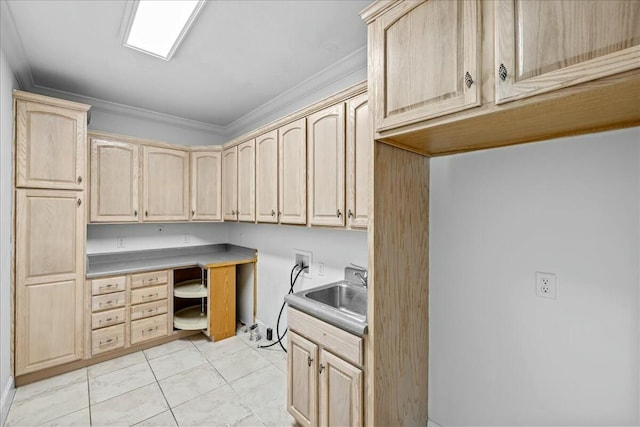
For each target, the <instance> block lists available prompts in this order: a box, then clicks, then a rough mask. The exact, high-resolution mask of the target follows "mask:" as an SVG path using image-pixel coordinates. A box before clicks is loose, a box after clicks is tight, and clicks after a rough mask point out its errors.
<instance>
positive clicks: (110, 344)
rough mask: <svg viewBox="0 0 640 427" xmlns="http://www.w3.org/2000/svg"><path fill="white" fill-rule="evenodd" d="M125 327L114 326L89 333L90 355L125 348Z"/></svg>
mask: <svg viewBox="0 0 640 427" xmlns="http://www.w3.org/2000/svg"><path fill="white" fill-rule="evenodd" d="M124 331H125V325H124V324H122V325H115V326H110V327H108V328H102V329H98V330H95V331H93V332H91V355H93V356H95V355H97V354H100V353H104V352H107V351H111V350H115V349H117V348H123V347H124V346H125V333H124Z"/></svg>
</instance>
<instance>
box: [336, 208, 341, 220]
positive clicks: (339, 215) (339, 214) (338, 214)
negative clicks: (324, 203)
mask: <svg viewBox="0 0 640 427" xmlns="http://www.w3.org/2000/svg"><path fill="white" fill-rule="evenodd" d="M336 215H337V216H338V218H340V217H341V216H342V212H340V209H338V212H337V213H336Z"/></svg>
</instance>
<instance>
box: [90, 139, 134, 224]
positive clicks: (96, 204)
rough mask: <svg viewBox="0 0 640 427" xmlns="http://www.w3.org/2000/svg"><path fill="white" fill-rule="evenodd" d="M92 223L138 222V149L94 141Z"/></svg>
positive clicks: (92, 145)
mask: <svg viewBox="0 0 640 427" xmlns="http://www.w3.org/2000/svg"><path fill="white" fill-rule="evenodd" d="M90 145H91V186H90V188H91V211H90V212H91V213H90V217H89V220H90V221H91V222H121V221H127V222H137V221H138V220H139V219H140V216H139V214H138V187H139V183H140V181H139V168H140V166H139V165H140V163H139V158H138V145H136V144H130V143H126V142H119V141H109V140H104V139H95V138H92V139H91V143H90Z"/></svg>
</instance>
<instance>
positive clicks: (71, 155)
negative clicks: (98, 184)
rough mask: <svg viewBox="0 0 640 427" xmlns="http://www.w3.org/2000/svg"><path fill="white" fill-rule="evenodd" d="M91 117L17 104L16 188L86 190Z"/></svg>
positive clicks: (20, 102) (25, 102)
mask: <svg viewBox="0 0 640 427" xmlns="http://www.w3.org/2000/svg"><path fill="white" fill-rule="evenodd" d="M86 144H87V113H86V112H84V111H77V110H71V109H66V108H62V107H54V106H51V105H46V104H40V103H37V102H30V101H24V100H17V101H16V187H30V188H53V189H71V190H83V189H84V180H85V178H86V168H87V166H86V154H85V153H86V149H87V148H86Z"/></svg>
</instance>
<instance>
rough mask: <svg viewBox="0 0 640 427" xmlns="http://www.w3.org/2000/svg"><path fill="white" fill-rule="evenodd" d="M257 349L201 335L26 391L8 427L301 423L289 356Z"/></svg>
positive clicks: (241, 340) (19, 394) (244, 339)
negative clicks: (289, 407) (294, 414)
mask: <svg viewBox="0 0 640 427" xmlns="http://www.w3.org/2000/svg"><path fill="white" fill-rule="evenodd" d="M261 343H264V341H262V342H261ZM256 346H257V344H256V343H255V342H251V341H249V334H248V333H242V332H238V335H237V336H235V337H231V338H227V339H225V340H222V341H220V342H217V343H212V342H210V341H209V340H207V339H206V338H205V337H204V336H203V335H195V336H194V337H191V338H189V339H182V340H178V341H173V342H170V343H167V344H163V345H160V346H157V347H153V348H150V349H148V350H144V351H140V352H137V353H133V354H129V355H127V356H122V357H119V358H117V359H112V360H109V361H106V362H103V363H100V364H97V365H94V366H90V367H88V368H82V369H78V370H76V371H73V372H69V373H66V374H63V375H58V376H57V377H53V378H49V379H46V380H43V381H39V382H36V383H32V384H28V385H26V386H22V387H18V389H17V390H16V394H15V397H14V399H13V402H12V404H11V408H10V410H9V416H8V417H7V422H6V424H5V425H6V426H40V425H46V426H89V425H92V426H123V425H137V426H229V425H232V426H292V425H295V422H294V421H293V418H291V416H289V414H287V412H286V394H287V393H286V353H284V352H283V351H282V350H281V349H280V346H274V347H271V348H270V349H257V348H256Z"/></svg>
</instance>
